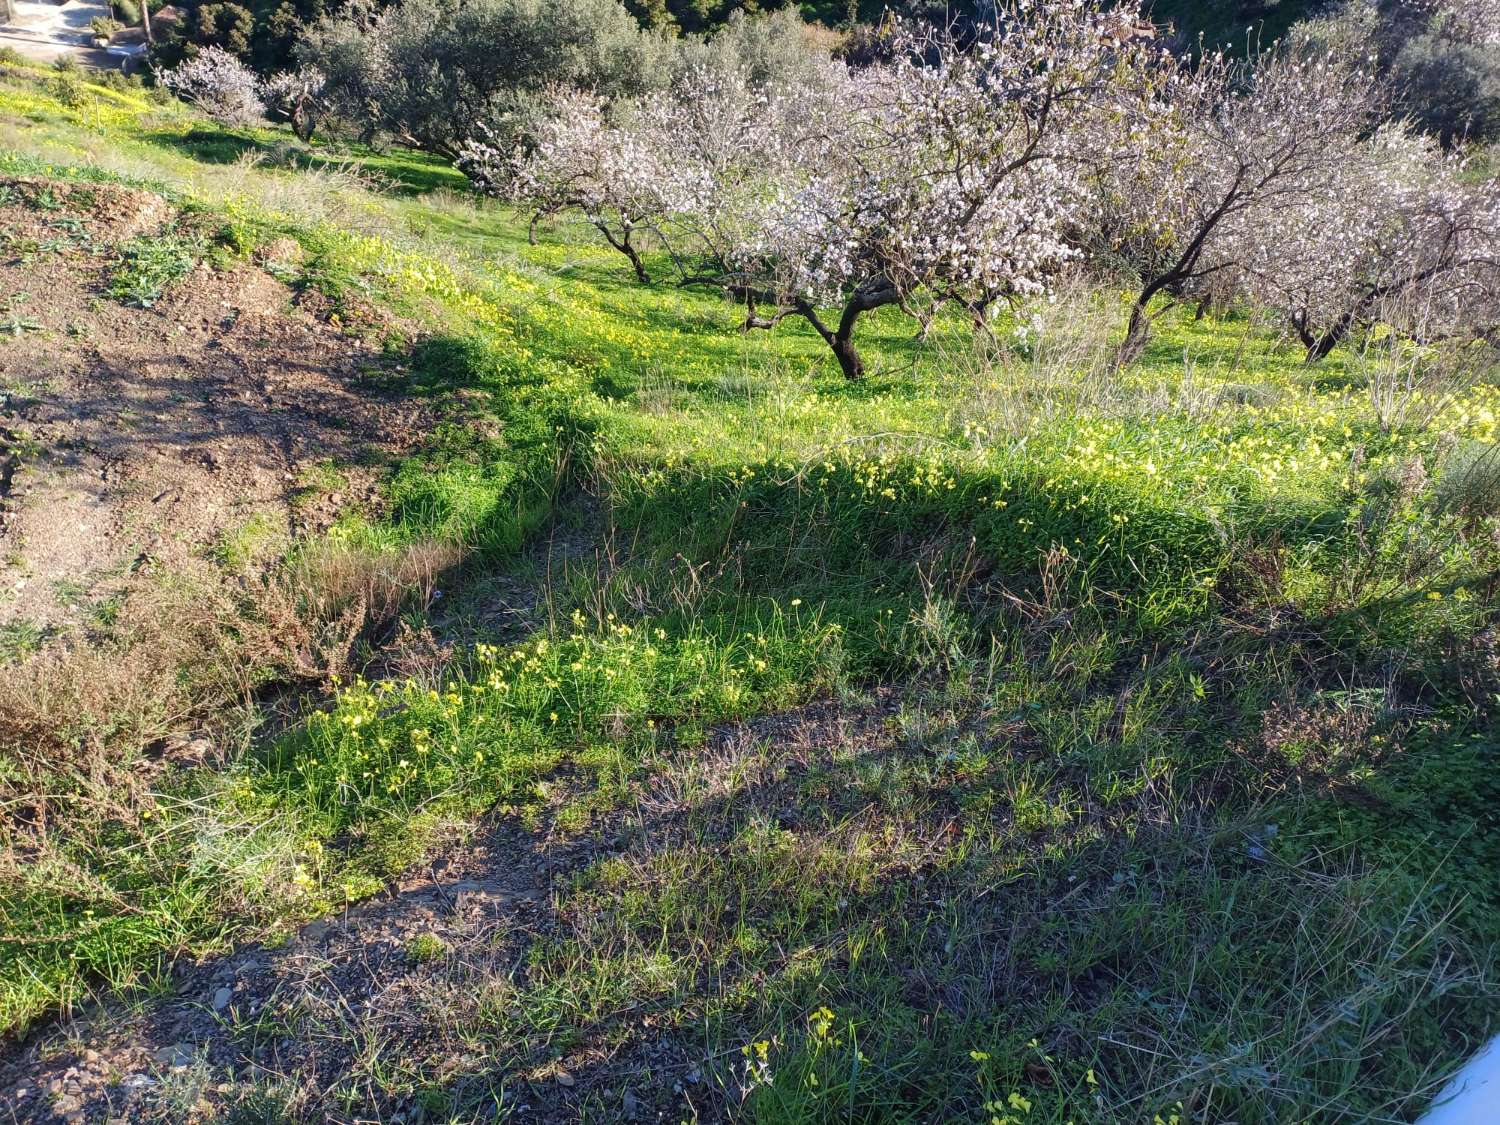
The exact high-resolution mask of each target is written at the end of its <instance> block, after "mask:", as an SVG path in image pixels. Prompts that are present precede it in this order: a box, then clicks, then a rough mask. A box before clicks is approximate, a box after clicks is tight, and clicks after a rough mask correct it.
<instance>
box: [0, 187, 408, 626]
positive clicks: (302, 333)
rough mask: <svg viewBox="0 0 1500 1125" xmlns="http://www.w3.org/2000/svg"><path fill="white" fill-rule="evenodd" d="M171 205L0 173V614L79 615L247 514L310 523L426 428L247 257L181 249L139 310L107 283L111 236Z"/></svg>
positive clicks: (257, 527)
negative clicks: (183, 259) (187, 255)
mask: <svg viewBox="0 0 1500 1125" xmlns="http://www.w3.org/2000/svg"><path fill="white" fill-rule="evenodd" d="M173 220H174V215H173V211H172V208H171V207H170V206H169V205H168V204H167V203H166V202H165V201H164V200H162V199H161V198H160V197H159V196H156V195H152V194H150V193H148V192H142V191H137V190H134V189H129V188H123V187H115V186H112V185H67V184H52V183H48V182H47V181H42V180H9V181H0V253H3V257H0V436H3V438H4V440H5V444H6V446H7V447H8V448H7V450H6V455H5V459H4V462H3V463H0V505H3V506H0V627H5V626H10V627H12V628H14V627H20V626H25V627H27V628H34V629H39V630H41V631H43V632H46V631H56V630H60V629H63V628H65V627H67V626H69V625H73V624H77V623H79V622H80V621H81V620H83V619H84V618H86V616H87V614H88V612H89V611H90V607H97V606H98V605H100V604H101V603H102V602H104V601H106V600H107V599H108V598H109V597H110V596H111V595H113V594H116V593H118V592H119V591H121V590H122V589H123V588H124V587H126V586H128V585H129V583H130V582H131V580H132V576H133V575H135V574H138V573H141V572H147V573H149V572H150V571H151V570H152V569H154V568H160V567H166V568H171V567H173V566H174V565H178V564H180V563H181V562H182V561H183V560H184V559H185V558H187V557H188V556H192V555H199V556H201V555H202V554H204V553H205V552H208V551H210V550H211V549H212V548H214V547H215V546H223V545H225V543H226V541H229V542H231V543H232V541H233V540H234V537H235V536H236V535H238V534H242V533H243V534H248V531H247V530H246V529H253V531H254V533H255V536H256V537H257V538H259V539H267V540H271V541H276V540H280V541H282V542H284V541H285V540H286V539H287V538H288V537H290V536H292V535H296V534H301V533H304V532H307V531H315V530H318V529H320V528H322V527H325V526H327V525H328V524H329V523H330V522H331V521H332V520H333V519H334V518H335V516H336V515H337V514H338V513H339V511H340V510H342V509H343V508H345V507H347V506H348V505H351V504H354V505H363V504H366V503H368V502H369V501H371V500H373V498H374V482H375V475H376V470H377V469H378V467H379V466H380V465H381V464H382V463H384V462H387V461H389V459H390V458H392V457H396V456H400V455H401V454H402V453H403V452H405V451H406V450H407V449H408V448H409V447H410V446H411V444H412V443H413V442H414V441H415V440H416V439H417V438H418V437H419V436H420V434H421V432H422V430H423V428H424V426H425V419H424V417H423V413H422V409H421V407H420V406H417V405H414V404H412V403H410V402H401V401H397V400H393V399H387V398H382V397H381V396H380V395H378V394H376V393H375V392H374V391H373V389H371V387H370V386H369V380H368V379H365V378H363V377H362V375H361V371H362V369H367V368H369V367H370V366H371V365H373V364H374V363H376V362H377V360H378V355H377V353H376V351H375V349H374V348H373V347H372V346H371V345H369V344H367V343H364V342H362V341H360V340H356V339H352V338H350V337H349V336H346V335H343V334H341V333H340V332H339V331H338V330H337V329H335V328H333V327H330V326H329V325H327V324H325V323H322V322H321V321H319V320H318V319H316V318H315V317H314V316H312V315H310V314H309V313H308V312H307V311H306V310H305V309H302V308H300V307H298V306H297V304H296V303H295V301H294V295H293V292H292V290H291V289H289V288H288V287H287V286H286V285H285V284H283V283H282V282H281V281H278V280H277V279H276V278H275V277H273V276H272V275H271V273H269V272H267V270H266V269H264V268H262V267H261V266H259V265H256V264H252V263H250V262H242V263H238V264H235V265H233V266H232V267H230V268H228V269H224V270H217V269H214V268H213V267H211V266H210V265H208V264H206V263H204V262H199V263H198V264H197V265H196V266H195V267H194V268H193V270H192V272H191V273H190V274H189V275H188V276H186V277H185V278H183V279H181V280H180V281H178V282H177V283H176V284H175V285H173V286H171V287H170V288H169V289H168V290H167V292H166V293H165V294H164V296H163V297H162V299H161V300H160V301H159V302H157V303H156V304H155V305H154V306H153V307H151V308H132V307H127V306H126V305H125V304H123V303H122V302H120V301H118V300H114V299H112V298H110V297H109V296H108V295H107V290H108V287H109V281H110V277H111V274H112V272H113V271H114V270H115V269H116V268H117V262H118V245H119V243H120V242H121V241H122V240H124V239H127V238H130V237H133V236H142V235H148V234H150V233H154V232H159V231H162V230H163V229H165V228H166V227H167V225H168V224H169V223H171V222H172V221H173ZM296 253H297V249H296V247H295V244H292V243H290V242H283V243H278V244H276V245H274V246H272V247H270V248H269V249H268V250H267V251H265V252H263V255H262V257H263V259H264V258H265V257H266V256H272V257H279V258H281V259H283V260H286V259H289V258H291V257H294V256H295V255H296Z"/></svg>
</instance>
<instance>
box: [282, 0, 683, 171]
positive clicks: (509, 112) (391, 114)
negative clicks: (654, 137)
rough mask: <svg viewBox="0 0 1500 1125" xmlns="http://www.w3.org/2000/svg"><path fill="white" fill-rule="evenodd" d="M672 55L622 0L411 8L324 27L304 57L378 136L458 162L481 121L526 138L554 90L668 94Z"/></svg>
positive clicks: (350, 114)
mask: <svg viewBox="0 0 1500 1125" xmlns="http://www.w3.org/2000/svg"><path fill="white" fill-rule="evenodd" d="M671 53H672V52H671V46H670V44H669V42H668V41H667V40H665V39H664V38H662V37H660V36H657V35H653V34H650V33H648V32H644V31H642V30H641V29H640V27H639V26H638V25H637V24H636V22H635V20H634V19H633V18H632V17H631V15H630V13H629V12H627V11H626V10H625V9H624V8H623V7H621V6H620V4H619V3H618V2H617V0H473V2H472V3H469V4H465V5H463V6H461V7H457V6H454V5H451V4H447V3H443V2H442V0H400V2H398V3H396V4H394V5H392V6H391V7H390V8H388V9H386V11H385V12H384V13H383V14H382V15H381V16H380V17H379V18H378V19H377V20H375V21H374V23H372V24H369V25H365V24H362V23H360V22H359V21H357V20H356V19H354V18H349V17H345V18H339V19H332V20H325V21H323V22H322V23H320V24H319V25H317V26H316V27H314V28H313V29H312V30H311V31H310V32H309V33H308V35H307V38H306V39H305V40H304V41H303V43H302V44H301V46H300V47H299V48H298V51H297V56H298V61H299V62H300V63H301V64H302V65H303V66H307V67H311V68H313V69H315V70H317V71H319V72H321V73H322V74H323V75H325V76H326V79H327V84H326V87H325V89H326V94H327V97H328V99H329V100H330V102H331V104H332V105H333V107H334V109H335V110H336V111H337V112H339V113H340V114H341V115H342V116H344V117H346V118H348V119H349V120H350V121H353V122H355V123H357V125H358V126H359V127H360V128H361V129H362V130H363V131H364V132H365V133H366V135H367V137H368V138H373V137H375V136H376V135H378V134H381V133H385V134H389V135H390V136H393V137H395V138H397V139H398V140H400V141H401V142H402V143H405V144H412V145H415V146H417V147H420V148H424V149H427V150H428V151H430V152H435V153H438V154H440V155H443V156H449V157H456V156H457V154H458V149H459V147H460V146H461V145H462V143H463V142H464V141H465V140H466V139H468V138H469V137H471V136H473V135H474V134H475V132H476V130H477V127H478V126H479V124H480V123H481V122H484V123H486V124H488V125H490V126H491V127H492V128H496V129H498V131H500V132H501V133H505V134H509V135H510V136H515V135H518V134H519V133H521V132H523V131H524V129H525V126H526V123H527V122H528V121H530V120H532V119H533V118H534V115H535V114H536V113H537V108H536V106H537V101H538V99H539V97H540V95H541V94H542V92H543V91H544V90H545V89H547V88H548V87H549V86H573V87H578V88H586V89H590V90H593V91H594V92H595V93H597V94H599V95H600V96H602V97H605V98H613V97H617V96H622V95H631V94H637V93H641V92H644V91H645V90H647V89H651V88H655V87H659V86H662V85H664V84H665V83H666V82H667V80H668V78H669V73H668V66H667V63H668V61H669V60H670V58H671Z"/></svg>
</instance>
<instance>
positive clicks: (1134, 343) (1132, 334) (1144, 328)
mask: <svg viewBox="0 0 1500 1125" xmlns="http://www.w3.org/2000/svg"><path fill="white" fill-rule="evenodd" d="M1149 300H1150V298H1149V297H1143V298H1142V299H1140V300H1138V301H1136V303H1135V304H1134V305H1133V306H1132V307H1131V309H1130V323H1129V324H1128V325H1126V327H1125V338H1124V339H1123V340H1121V341H1120V346H1119V347H1118V348H1116V349H1115V367H1117V368H1121V367H1129V366H1130V365H1131V364H1132V363H1134V362H1135V361H1136V360H1138V359H1140V358H1141V353H1142V352H1143V351H1145V350H1146V345H1147V344H1148V343H1150V342H1151V316H1150V314H1148V313H1147V312H1146V304H1147V302H1148V301H1149Z"/></svg>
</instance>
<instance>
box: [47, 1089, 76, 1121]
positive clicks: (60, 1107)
mask: <svg viewBox="0 0 1500 1125" xmlns="http://www.w3.org/2000/svg"><path fill="white" fill-rule="evenodd" d="M78 1109H79V1106H78V1099H77V1098H75V1097H73V1096H72V1095H71V1094H64V1095H63V1096H62V1097H60V1098H58V1099H57V1100H56V1101H54V1102H53V1103H52V1112H54V1113H60V1114H63V1115H64V1116H66V1115H68V1114H70V1113H77V1112H78Z"/></svg>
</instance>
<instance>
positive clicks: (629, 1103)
mask: <svg viewBox="0 0 1500 1125" xmlns="http://www.w3.org/2000/svg"><path fill="white" fill-rule="evenodd" d="M640 1109H641V1103H640V1102H638V1101H636V1098H635V1095H634V1094H632V1093H631V1092H630V1091H629V1090H626V1091H625V1096H624V1097H623V1098H621V1099H620V1110H621V1112H622V1113H624V1114H625V1116H626V1117H634V1116H635V1115H636V1114H637V1113H639V1112H640Z"/></svg>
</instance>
